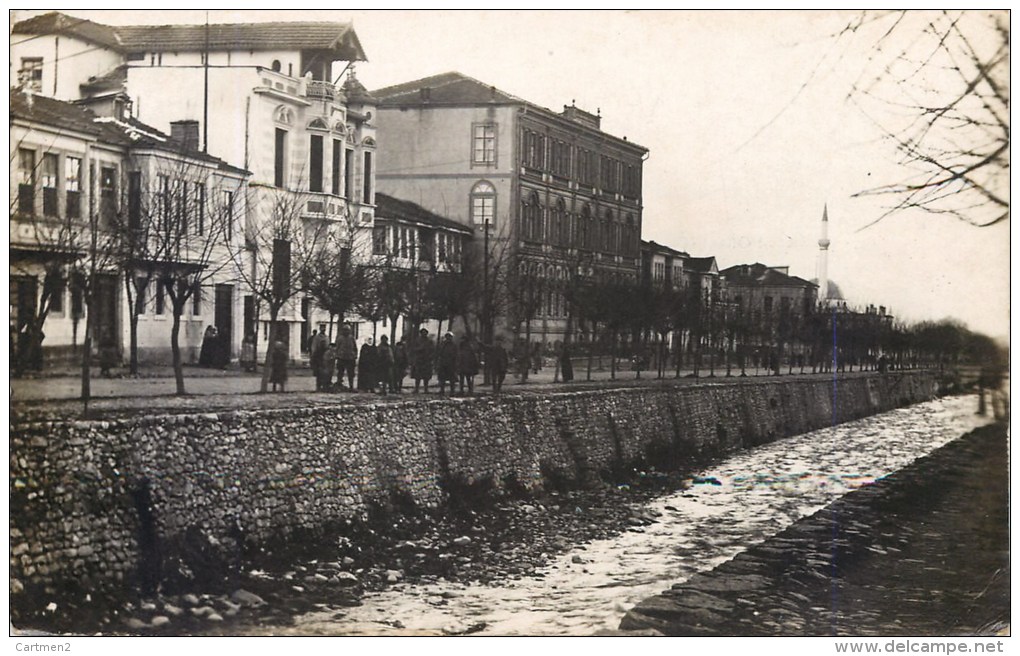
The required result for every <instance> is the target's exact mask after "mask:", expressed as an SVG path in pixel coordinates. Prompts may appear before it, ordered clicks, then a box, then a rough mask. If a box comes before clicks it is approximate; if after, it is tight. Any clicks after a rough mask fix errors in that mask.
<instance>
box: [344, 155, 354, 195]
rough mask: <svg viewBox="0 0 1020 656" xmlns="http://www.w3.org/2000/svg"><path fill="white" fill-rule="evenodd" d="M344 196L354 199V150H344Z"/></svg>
mask: <svg viewBox="0 0 1020 656" xmlns="http://www.w3.org/2000/svg"><path fill="white" fill-rule="evenodd" d="M344 198H347V199H348V200H352V201H353V200H354V151H353V150H351V149H350V148H348V149H346V150H344Z"/></svg>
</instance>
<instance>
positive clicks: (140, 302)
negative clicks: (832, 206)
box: [135, 278, 202, 317]
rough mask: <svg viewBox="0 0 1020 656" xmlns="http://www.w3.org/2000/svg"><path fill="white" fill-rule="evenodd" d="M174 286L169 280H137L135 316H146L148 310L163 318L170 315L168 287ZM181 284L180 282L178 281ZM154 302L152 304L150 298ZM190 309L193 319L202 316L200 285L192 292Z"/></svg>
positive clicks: (196, 285)
mask: <svg viewBox="0 0 1020 656" xmlns="http://www.w3.org/2000/svg"><path fill="white" fill-rule="evenodd" d="M170 284H172V283H171V282H170V281H168V280H147V279H146V278H136V279H135V315H136V316H144V315H145V313H146V310H147V309H150V307H151V309H152V313H153V314H154V315H155V316H157V317H161V316H164V315H165V314H168V311H169V309H170V308H169V302H168V301H169V299H168V298H167V296H168V294H167V285H170ZM178 284H180V281H178ZM150 294H151V297H152V301H151V303H150V301H149V296H150ZM189 300H190V309H191V316H192V317H199V316H202V286H201V285H200V284H198V283H196V284H195V287H194V288H193V289H192V291H191V298H190V299H189Z"/></svg>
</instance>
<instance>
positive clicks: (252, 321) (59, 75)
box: [11, 12, 376, 356]
mask: <svg viewBox="0 0 1020 656" xmlns="http://www.w3.org/2000/svg"><path fill="white" fill-rule="evenodd" d="M11 57H12V59H11V62H12V67H13V68H14V69H15V71H17V76H16V77H17V79H18V80H19V81H20V84H22V85H24V86H26V87H27V88H31V89H33V90H35V91H36V92H38V93H40V94H46V95H50V96H53V97H54V98H58V99H61V100H66V101H73V102H76V103H78V104H81V105H83V106H86V107H92V108H94V109H96V110H97V112H102V113H107V114H110V115H113V116H118V117H121V118H127V117H130V118H133V119H136V120H140V121H144V122H145V123H147V124H149V125H152V126H153V127H155V128H156V129H158V130H162V131H170V130H171V123H172V122H175V121H181V120H186V121H190V123H188V124H187V127H186V129H187V131H188V132H189V134H190V135H191V136H192V137H194V138H197V145H198V149H199V150H201V151H204V152H208V153H210V154H213V155H215V156H217V157H219V158H222V159H224V160H226V161H229V162H233V163H235V164H237V165H238V166H240V167H242V168H244V169H247V170H250V171H251V174H252V175H251V187H250V189H251V191H250V195H251V196H252V198H251V199H250V200H251V202H250V203H249V205H248V207H249V211H248V216H247V221H248V225H247V227H246V230H247V234H248V236H249V239H250V240H251V241H252V242H253V243H252V244H251V249H252V250H251V257H249V260H248V263H247V265H246V266H245V267H243V269H244V275H243V276H242V278H245V279H246V280H247V285H248V287H249V289H245V283H244V282H242V283H241V284H239V286H238V289H237V290H236V293H237V294H238V295H239V296H240V301H241V304H242V310H241V313H242V315H243V320H242V325H243V332H244V333H255V334H257V335H262V336H267V335H268V328H269V326H268V323H267V321H266V320H267V312H266V308H265V302H260V300H259V294H258V292H257V291H256V290H253V289H251V288H250V287H251V286H252V285H251V283H252V281H253V280H255V279H260V278H262V277H263V276H261V274H260V272H259V271H258V269H259V268H260V267H264V266H265V264H264V263H266V262H269V261H271V258H270V257H260V256H258V255H259V254H260V253H261V251H259V252H258V253H257V252H256V249H263V250H264V248H265V244H255V243H254V242H255V241H257V240H255V239H253V238H252V235H253V234H255V233H259V232H264V231H263V228H265V227H266V226H267V225H269V224H272V223H274V222H280V221H282V220H287V221H289V219H291V218H293V219H294V220H295V221H299V222H302V223H304V224H307V225H317V226H319V229H321V231H323V232H328V233H329V234H330V235H331V238H333V239H336V240H339V241H346V242H348V243H353V242H355V241H357V240H355V239H354V233H355V232H356V231H358V230H364V231H366V232H367V233H368V234H371V229H372V225H373V219H374V209H375V169H376V162H375V158H376V131H375V121H374V117H373V112H374V107H373V105H372V98H371V96H370V95H369V94H367V92H366V91H365V89H364V87H363V86H362V85H361V84H360V83H358V81H357V79H356V78H355V76H354V72H353V68H352V64H353V62H357V61H362V60H364V59H365V53H364V51H363V50H362V47H361V44H360V42H359V40H358V37H357V34H356V33H355V32H354V29H353V27H352V26H351V25H350V24H348V23H326V22H293V23H291V22H288V23H245V24H207V25H132V26H107V25H101V24H98V23H94V22H91V21H87V20H82V19H79V18H75V17H73V16H69V15H66V14H61V13H57V12H50V13H47V14H43V15H40V16H36V17H34V18H31V19H28V20H25V21H22V22H19V23H17V24H15V25H14V26H13V28H12V39H11ZM338 64H340V65H343V64H347V68H346V69H342V70H341V69H340V68H339V66H338ZM334 69H337V70H334ZM343 71H346V72H347V79H346V81H345V83H344V84H343V85H337V84H336V83H335V82H334V80H337V79H338V77H339V75H338V74H340V75H342V72H343ZM335 76H337V77H335ZM284 206H285V207H287V210H286V212H287V213H288V214H292V215H293V216H288V217H281V216H279V214H280V212H281V210H280V208H281V207H284ZM270 231H272V226H270ZM362 241H365V242H367V241H369V240H362ZM321 319H322V313H321V312H318V311H317V310H316V308H315V307H314V303H309V302H308V300H307V299H299V298H294V299H291V301H290V302H288V303H287V304H286V306H285V307H284V309H283V310H282V312H281V314H280V317H279V320H280V321H281V324H279V326H280V327H281V328H283V330H282V331H280V333H279V334H278V336H279V337H280V338H282V339H283V340H284V341H285V342H288V343H289V345H290V352H291V355H292V356H297V355H298V354H299V353H300V351H301V348H302V346H303V345H304V343H305V342H306V341H307V335H308V333H309V330H308V329H309V327H310V326H311V325H313V324H315V323H317V322H319V321H320V320H321ZM239 338H240V337H238V339H239Z"/></svg>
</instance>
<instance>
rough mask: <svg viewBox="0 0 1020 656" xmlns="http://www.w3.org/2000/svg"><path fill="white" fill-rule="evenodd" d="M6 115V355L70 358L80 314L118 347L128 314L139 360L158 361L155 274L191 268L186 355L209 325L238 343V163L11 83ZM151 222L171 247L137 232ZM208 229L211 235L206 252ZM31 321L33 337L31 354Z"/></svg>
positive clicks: (163, 346)
mask: <svg viewBox="0 0 1020 656" xmlns="http://www.w3.org/2000/svg"><path fill="white" fill-rule="evenodd" d="M10 121H11V126H10V131H11V135H10V136H11V141H10V148H11V152H10V161H11V163H12V165H11V169H10V194H11V195H10V198H11V221H10V252H9V254H10V312H11V314H10V331H11V350H12V360H15V359H16V358H17V357H21V358H22V359H23V363H28V364H29V365H30V366H38V365H39V364H41V362H42V361H43V360H45V361H48V362H52V361H67V360H69V359H70V358H71V357H72V356H76V355H77V354H78V350H79V348H80V347H81V345H82V344H83V343H84V340H85V333H86V321H90V322H91V324H92V330H91V332H92V335H93V338H94V339H93V343H94V344H97V345H98V344H99V343H100V342H101V343H102V345H103V346H104V347H106V348H110V349H114V350H115V351H116V352H117V354H118V355H119V356H126V350H127V348H128V345H129V342H130V338H129V333H130V330H129V328H130V325H131V323H132V321H131V318H132V313H134V315H135V316H136V317H137V323H136V326H137V333H136V343H137V350H138V354H139V357H140V359H142V360H148V361H157V362H168V361H169V356H170V330H171V323H172V311H171V309H170V306H169V302H168V300H167V298H166V293H165V292H166V289H165V285H164V282H165V280H166V278H167V277H168V276H167V274H168V273H171V272H172V271H173V270H181V269H182V268H183V269H188V268H189V267H190V268H191V270H192V271H193V275H192V276H191V278H190V279H191V280H192V281H193V283H194V285H195V288H194V289H192V290H191V301H190V302H189V303H188V305H187V308H186V309H185V312H184V314H183V316H182V317H181V333H180V334H181V341H180V343H181V346H182V352H183V357H184V360H185V361H193V360H195V359H196V358H197V355H198V349H199V347H200V346H201V342H202V337H203V332H204V329H205V328H206V327H207V326H209V325H215V326H217V327H218V329H219V330H220V333H221V335H223V339H224V344H225V348H228V349H229V350H230V351H231V352H232V353H236V352H237V349H238V347H239V345H240V339H239V337H237V335H239V333H240V316H239V314H238V313H237V312H236V308H235V305H236V295H235V294H234V293H233V289H234V284H235V282H236V278H237V275H236V272H235V271H232V270H231V267H230V257H229V251H230V250H231V248H232V247H233V248H237V249H238V250H239V249H240V244H241V240H242V234H243V231H242V228H243V223H242V220H243V217H244V215H245V202H246V199H247V196H248V194H247V178H248V172H247V171H244V170H243V169H240V168H238V167H234V166H230V165H228V164H226V163H225V162H223V161H222V160H220V159H218V158H215V157H212V156H210V155H208V154H206V153H203V152H201V151H199V150H197V149H196V148H194V147H193V146H194V142H191V143H189V142H188V141H182V140H180V139H177V138H174V136H171V135H167V134H164V133H162V132H160V131H159V130H156V129H155V128H153V127H151V126H148V125H145V124H144V123H141V122H139V121H137V120H135V119H130V118H128V119H125V118H115V117H109V116H98V115H96V114H94V113H93V112H91V111H88V110H86V109H83V108H82V107H80V106H78V105H74V104H72V103H67V102H63V101H59V100H55V99H53V98H47V97H45V96H36V95H34V94H33V93H31V92H28V93H26V92H24V91H23V90H20V89H11V91H10ZM159 222H162V223H161V227H163V228H166V227H167V224H168V223H169V224H172V227H173V228H174V229H177V230H178V234H177V235H176V236H177V240H176V242H175V243H174V244H169V243H166V242H163V243H162V244H160V246H159V247H154V246H152V243H153V242H152V239H150V238H149V237H150V236H151V234H150V233H148V232H146V229H147V227H152V226H153V224H155V223H159ZM214 225H215V226H216V233H215V235H213V232H214ZM219 228H222V230H220V229H219ZM139 235H140V236H141V237H138V236H139ZM132 237H135V239H134V240H132ZM208 239H215V240H216V242H215V243H212V244H211V245H209V247H208V248H206V244H205V242H206V241H207V240H208ZM197 268H204V269H205V270H206V272H205V273H203V272H201V271H197ZM176 278H177V279H179V278H180V277H179V276H177V277H176ZM125 283H129V284H128V285H125ZM129 288H130V289H129ZM129 293H130V294H131V297H130V298H131V300H130V302H129ZM90 309H91V317H90V316H89V315H90ZM35 329H41V331H42V333H43V335H44V338H43V339H42V342H41V347H42V349H41V351H40V350H39V349H38V348H37V346H38V345H37V344H35V345H33V340H32V332H33V330H35ZM28 351H32V352H31V353H29V352H28Z"/></svg>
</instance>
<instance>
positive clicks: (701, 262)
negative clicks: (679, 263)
mask: <svg viewBox="0 0 1020 656" xmlns="http://www.w3.org/2000/svg"><path fill="white" fill-rule="evenodd" d="M684 264H685V265H686V266H685V267H684V268H686V269H688V270H690V271H695V272H697V273H713V272H714V268H715V256H713V255H709V256H708V257H688V258H687V260H686V262H684Z"/></svg>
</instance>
